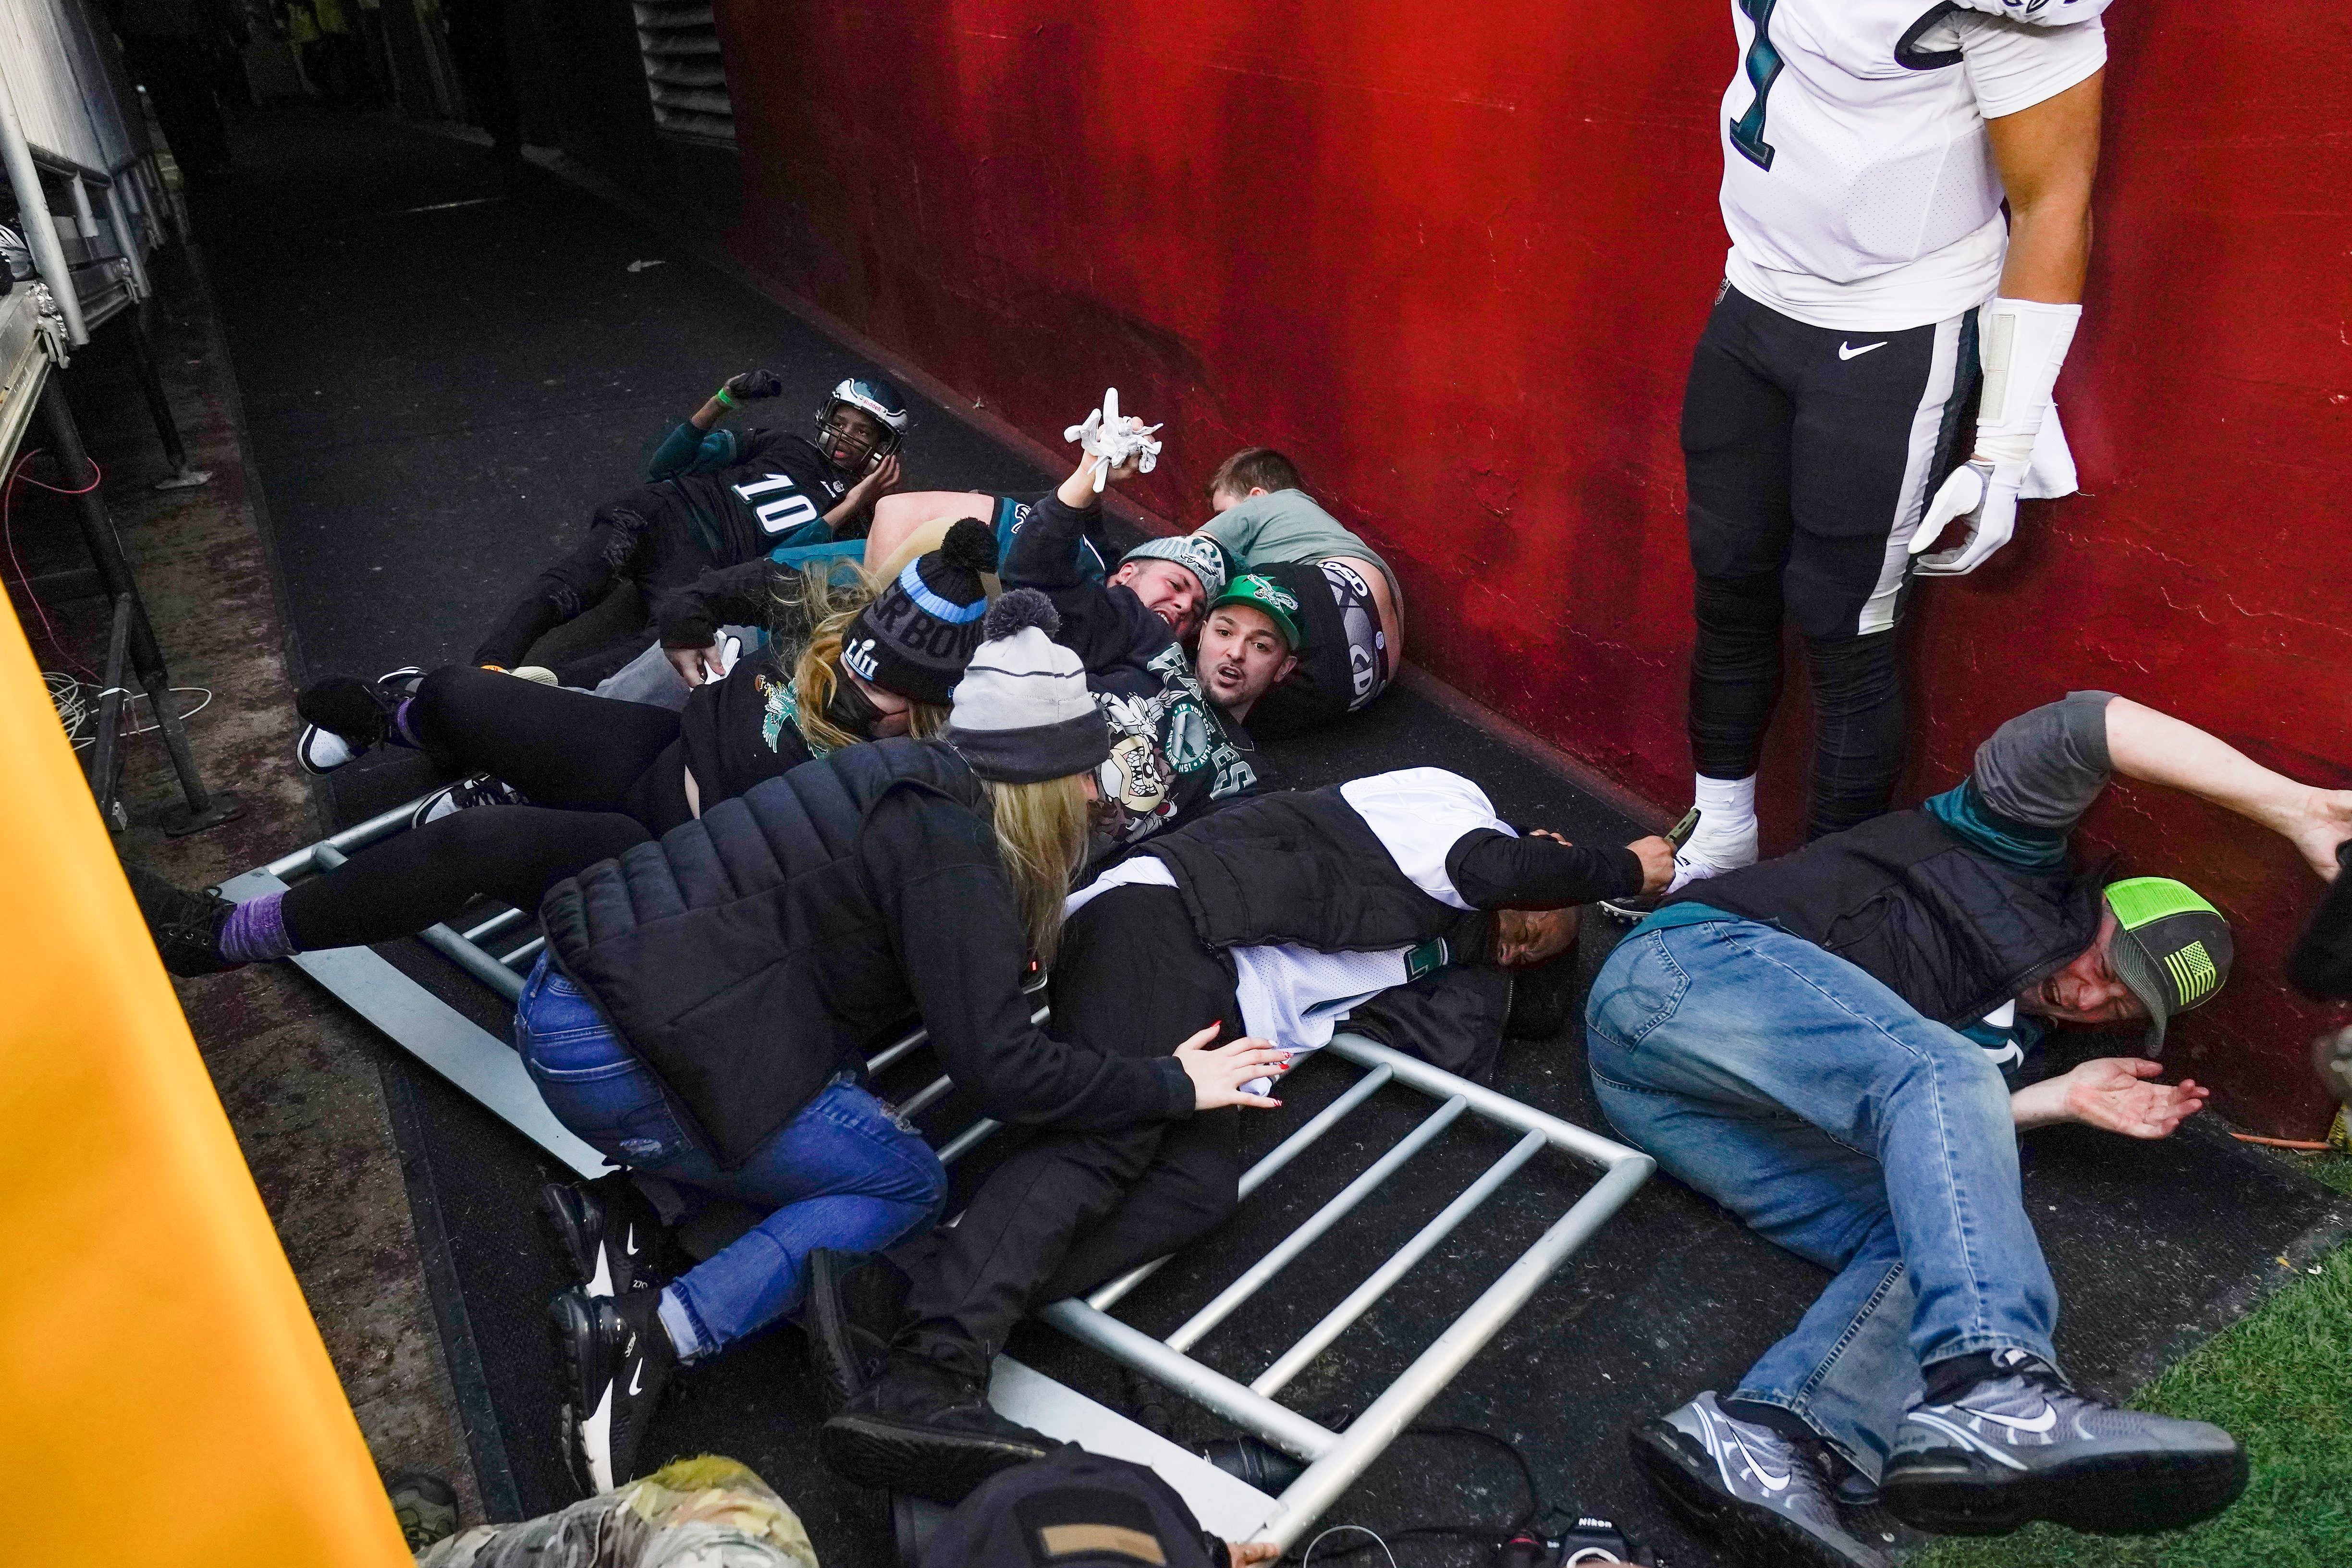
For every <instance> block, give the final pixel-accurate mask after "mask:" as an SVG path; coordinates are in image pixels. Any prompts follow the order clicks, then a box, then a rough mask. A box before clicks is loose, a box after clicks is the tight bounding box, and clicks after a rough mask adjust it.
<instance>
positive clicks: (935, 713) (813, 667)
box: [776, 564, 948, 756]
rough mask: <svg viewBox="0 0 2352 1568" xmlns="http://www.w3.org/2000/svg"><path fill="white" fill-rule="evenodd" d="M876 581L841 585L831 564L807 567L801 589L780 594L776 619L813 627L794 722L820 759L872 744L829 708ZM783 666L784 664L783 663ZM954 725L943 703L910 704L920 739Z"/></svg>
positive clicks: (797, 675)
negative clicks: (846, 647)
mask: <svg viewBox="0 0 2352 1568" xmlns="http://www.w3.org/2000/svg"><path fill="white" fill-rule="evenodd" d="M878 585H879V584H877V582H876V580H875V579H874V578H873V577H871V576H869V575H867V574H866V571H865V570H864V569H863V568H862V567H861V568H858V569H856V576H855V577H853V578H852V579H851V580H850V581H849V582H847V583H838V582H835V580H834V578H833V575H832V574H831V572H830V571H829V570H828V569H827V567H826V566H825V565H823V564H819V565H814V566H803V568H801V574H800V579H799V583H798V585H797V587H795V586H794V585H793V584H792V583H791V582H789V581H788V582H786V583H785V584H782V585H780V586H779V587H778V588H777V590H776V609H777V616H776V618H777V619H778V620H779V621H780V622H782V623H783V624H786V625H793V624H801V625H807V626H810V627H811V630H810V632H809V639H808V641H807V642H806V643H805V644H803V645H802V647H801V650H800V653H799V655H798V656H797V657H796V658H793V666H792V670H793V706H794V708H795V709H796V710H797V711H796V712H794V714H793V723H795V724H797V725H798V726H800V731H801V738H802V739H803V740H805V741H806V742H808V743H809V750H810V751H811V752H814V753H815V754H816V755H818V756H824V754H825V753H827V752H837V751H839V750H841V749H842V748H843V747H844V746H854V745H856V744H857V743H858V742H861V741H864V740H866V739H867V737H866V736H864V735H853V734H851V733H850V732H849V731H846V730H845V729H843V728H842V727H841V726H840V725H838V724H836V723H835V722H834V721H833V720H832V718H831V716H830V713H829V709H830V707H831V705H832V702H833V697H834V693H835V691H837V690H839V689H840V687H841V679H842V677H841V645H842V639H843V637H845V635H846V634H847V633H848V631H849V627H850V624H851V623H852V622H854V621H856V619H857V613H858V612H859V611H860V610H863V609H864V608H865V607H866V605H869V604H871V603H872V602H873V599H874V595H875V591H876V589H877V587H878ZM779 662H781V659H780V660H779ZM947 721H948V710H947V709H946V708H944V707H943V706H941V705H940V704H939V703H937V702H924V701H921V700H916V699H909V700H908V703H907V732H908V734H910V735H914V736H916V737H917V738H919V739H920V738H923V737H926V736H929V735H930V734H932V733H933V732H934V731H937V730H938V729H939V728H940V725H942V724H945V723H946V722H947Z"/></svg>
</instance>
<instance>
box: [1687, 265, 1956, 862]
mask: <svg viewBox="0 0 2352 1568" xmlns="http://www.w3.org/2000/svg"><path fill="white" fill-rule="evenodd" d="M1976 329H1977V313H1976V312H1975V311H1974V310H1969V311H1968V312H1966V313H1964V314H1962V315H1959V316H1956V317H1953V318H1952V319H1951V320H1949V321H1940V322H1937V323H1935V324H1934V325H1931V326H1925V327H1914V328H1911V329H1909V330H1907V331H1899V332H1840V331H1832V330H1830V329H1828V328H1823V327H1813V326H1808V325H1806V324H1805V323H1804V322H1802V321H1792V320H1790V318H1789V317H1787V316H1783V315H1781V314H1780V312H1778V311H1777V310H1769V309H1768V308H1767V307H1765V306H1763V305H1759V304H1758V303H1757V302H1756V301H1755V300H1750V299H1748V297H1747V296H1746V295H1744V294H1741V293H1740V292H1739V291H1738V289H1732V288H1729V287H1726V288H1725V289H1724V292H1723V296H1722V298H1721V299H1719V300H1717V302H1716V307H1715V312H1714V314H1713V315H1711V316H1710V317H1708V318H1707V324H1706V332H1705V333H1704V334H1703V335H1702V336H1701V337H1700V339H1699V343H1698V350H1697V353H1696V354H1694V355H1693V357H1692V361H1691V373H1690V381H1689V384H1688V385H1687V386H1686V387H1685V391H1684V394H1683V419H1682V440H1683V462H1684V471H1685V476H1686V478H1687V479H1688V483H1689V489H1690V548H1691V568H1692V571H1693V572H1694V573H1695V574H1696V577H1697V579H1698V584H1697V595H1696V599H1697V604H1696V609H1697V621H1698V635H1697V640H1696V647H1695V648H1694V650H1693V653H1692V656H1691V681H1690V740H1691V752H1692V756H1693V758H1694V759H1695V761H1696V763H1697V766H1698V771H1699V772H1700V773H1704V774H1706V776H1707V777H1709V778H1724V779H1736V778H1745V777H1747V776H1748V774H1750V773H1754V772H1755V771H1756V768H1757V763H1758V760H1759V757H1760V756H1761V754H1762V752H1763V745H1764V731H1765V730H1766V728H1767V726H1769V724H1770V722H1771V719H1772V710H1773V708H1774V706H1775V705H1776V704H1777V703H1778V702H1779V700H1780V625H1781V622H1782V620H1783V619H1784V618H1785V619H1787V620H1789V621H1790V622H1793V623H1794V624H1795V626H1796V627H1797V630H1798V631H1799V632H1800V633H1801V634H1802V635H1803V637H1804V638H1805V645H1806V650H1807V653H1808V656H1809V658H1808V662H1809V664H1810V666H1811V674H1812V684H1813V710H1814V712H1813V721H1814V743H1813V806H1812V813H1811V819H1810V823H1809V829H1810V834H1811V836H1812V837H1819V836H1820V835H1822V834H1823V833H1832V832H1835V831H1837V830H1838V829H1840V828H1844V827H1851V826H1853V825H1854V824H1855V823H1858V822H1862V821H1864V820H1866V819H1868V818H1870V817H1872V816H1876V815H1878V814H1879V813H1880V812H1882V811H1884V810H1885V809H1886V806H1887V803H1888V800H1889V798H1890V797H1891V795H1893V793H1894V788H1895V777H1896V775H1897V774H1898V773H1900V772H1901V771H1902V766H1903V742H1904V725H1905V716H1904V711H1903V687H1902V681H1901V679H1900V672H1899V671H1898V670H1897V668H1896V666H1895V626H1896V623H1897V622H1898V621H1899V620H1900V619H1901V616H1902V610H1903V604H1904V598H1905V594H1906V586H1907V584H1908V581H1909V576H1910V555H1909V552H1908V546H1909V544H1910V542H1911V536H1912V534H1913V532H1914V531H1916V529H1917V528H1918V525H1919V520H1920V518H1921V516H1922V515H1923V514H1924V512H1925V511H1926V509H1927V500H1928V498H1930V497H1931V496H1933V495H1934V494H1935V492H1936V489H1937V486H1938V485H1940V484H1941V483H1942V482H1943V480H1944V479H1945V478H1946V476H1948V474H1949V473H1950V472H1951V470H1952V469H1953V468H1954V467H1956V466H1957V465H1958V463H1959V462H1960V461H1961V459H1962V458H1963V457H1964V456H1965V454H1964V452H1963V451H1962V449H1961V442H1962V440H1963V438H1964V437H1969V435H1971V434H1972V429H1973V427H1972V426H1971V425H1970V423H1969V417H1968V415H1969V408H1970V406H1971V405H1972V404H1973V401H1974V399H1975V395H1976V390H1977V385H1978V382H1979V367H1978V361H1977V335H1976Z"/></svg>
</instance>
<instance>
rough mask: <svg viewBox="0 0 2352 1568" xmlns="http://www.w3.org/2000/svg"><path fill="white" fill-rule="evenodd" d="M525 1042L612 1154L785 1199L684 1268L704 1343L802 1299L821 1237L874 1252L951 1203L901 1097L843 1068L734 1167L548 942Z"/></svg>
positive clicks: (686, 1179)
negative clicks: (556, 966)
mask: <svg viewBox="0 0 2352 1568" xmlns="http://www.w3.org/2000/svg"><path fill="white" fill-rule="evenodd" d="M515 1047H516V1048H517V1049H518V1050H520V1051H521V1053H522V1059H523V1063H524V1065H525V1066H527V1067H528V1068H530V1076H531V1079H532V1081H533V1082H535V1083H536V1084H538V1086H539V1092H540V1094H541V1097H542V1098H543V1099H545V1100H546V1101H547V1106H548V1109H549V1110H552V1111H554V1112H555V1116H556V1120H557V1121H561V1122H562V1123H563V1124H564V1125H565V1126H566V1127H569V1128H570V1129H572V1131H574V1132H576V1133H578V1134H579V1135H580V1137H581V1139H582V1140H583V1142H587V1143H588V1144H590V1145H591V1146H592V1147H593V1148H594V1149H596V1150H597V1151H598V1152H600V1153H603V1154H604V1155H605V1156H606V1157H607V1158H609V1159H612V1160H614V1161H617V1162H618V1163H621V1164H624V1165H626V1166H628V1167H629V1168H630V1169H632V1170H636V1171H643V1172H646V1173H649V1174H653V1175H657V1176H660V1177H663V1178H664V1179H666V1180H668V1181H672V1182H677V1183H680V1184H685V1185H687V1186H691V1187H697V1188H700V1189H701V1190H703V1191H705V1192H709V1193H715V1194H719V1195H720V1196H723V1197H729V1198H733V1199H736V1200H737V1201H739V1202H741V1203H746V1204H750V1205H752V1206H753V1207H755V1208H761V1209H766V1210H769V1211H771V1212H770V1213H769V1215H768V1217H767V1218H765V1219H763V1220H761V1222H760V1223H759V1225H757V1226H754V1227H753V1228H752V1229H751V1230H750V1231H748V1232H746V1233H745V1234H744V1235H743V1236H741V1237H739V1238H738V1239H736V1240H735V1241H734V1242H732V1243H730V1245H729V1246H728V1247H726V1248H724V1249H723V1250H721V1251H720V1252H719V1253H717V1254H716V1255H714V1256H713V1257H711V1258H709V1259H708V1260H706V1261H705V1262H703V1263H701V1264H698V1265H697V1266H696V1267H695V1268H692V1269H690V1270H688V1272H687V1273H685V1274H683V1275H681V1276H680V1277H679V1278H677V1279H674V1280H672V1281H671V1282H670V1287H671V1289H673V1290H674V1291H675V1292H676V1293H677V1299H678V1300H679V1301H680V1302H681V1303H682V1304H683V1305H684V1306H685V1308H686V1310H687V1312H688V1316H690V1317H691V1318H692V1319H693V1321H694V1325H695V1329H696V1332H697V1336H698V1339H699V1341H700V1346H699V1348H700V1349H701V1350H706V1351H708V1350H716V1349H719V1348H721V1347H723V1346H726V1345H729V1344H732V1343H733V1342H735V1341H737V1340H740V1339H741V1338H742V1337H743V1336H744V1335H746V1334H749V1333H752V1332H754V1331H757V1330H760V1329H762V1328H764V1327H766V1326H767V1325H768V1324H770V1323H772V1322H773V1321H776V1320H777V1319H778V1318H780V1317H782V1316H783V1315H785V1314H786V1313H788V1312H791V1311H793V1310H796V1309H797V1308H798V1307H799V1306H800V1304H801V1301H802V1299H803V1296H804V1295H805V1294H806V1290H807V1277H806V1270H805V1268H804V1265H805V1264H806V1262H807V1259H808V1255H809V1254H810V1253H812V1252H814V1251H815V1250H817V1249H818V1248H819V1247H832V1248H835V1249H837V1250H840V1251H844V1252H871V1251H875V1250H877V1249H878V1248H881V1247H887V1246H889V1245H890V1244H891V1243H892V1242H895V1241H897V1240H898V1239H899V1238H900V1237H904V1236H906V1235H907V1234H908V1233H909V1232H911V1231H913V1230H914V1229H916V1228H917V1227H918V1226H924V1225H928V1224H929V1223H931V1222H932V1221H933V1220H935V1219H937V1218H938V1217H939V1213H940V1206H941V1205H942V1204H944V1203H945V1201H946V1198H947V1173H946V1172H945V1171H944V1170H942V1169H941V1168H940V1162H939V1159H938V1157H937V1156H936V1155H934V1154H933V1153H932V1152H931V1151H930V1148H929V1145H927V1144H926V1143H924V1142H923V1141H922V1139H920V1138H919V1137H918V1136H916V1134H915V1131H914V1130H913V1129H912V1128H910V1127H908V1125H907V1124H906V1123H905V1122H904V1121H900V1120H899V1119H898V1116H897V1115H896V1114H894V1113H893V1112H892V1111H891V1110H889V1108H887V1106H885V1105H884V1104H883V1103H882V1102H881V1101H880V1100H876V1099H875V1098H874V1097H873V1096H872V1095H870V1094H868V1093H866V1091H865V1090H864V1089H860V1088H858V1087H857V1085H856V1082H854V1081H853V1080H852V1079H851V1078H850V1075H848V1074H846V1073H845V1074H843V1075H842V1076H841V1077H839V1078H836V1079H835V1080H834V1081H833V1082H832V1083H831V1084H829V1085H828V1086H826V1088H825V1089H823V1090H822V1091H821V1092H819V1093H818V1095H817V1096H816V1098H815V1099H814V1100H810V1101H809V1102H808V1103H807V1104H806V1105H804V1106H803V1107H801V1109H800V1112H799V1114H797V1115H795V1116H794V1117H793V1119H792V1120H791V1121H787V1122H786V1123H784V1124H783V1126H782V1127H780V1128H778V1129H777V1130H776V1131H774V1132H772V1133H771V1134H769V1136H768V1138H767V1141H766V1142H762V1143H761V1145H760V1146H759V1147H758V1148H757V1149H755V1150H754V1151H752V1153H751V1158H750V1159H748V1160H746V1161H745V1162H744V1163H743V1164H742V1165H741V1166H740V1168H738V1169H736V1170H732V1171H723V1170H721V1169H719V1163H718V1162H717V1161H716V1160H715V1159H713V1158H712V1157H711V1156H710V1154H709V1152H706V1151H704V1150H703V1149H702V1148H700V1147H698V1145H697V1144H696V1143H695V1142H694V1141H693V1139H692V1138H690V1137H689V1136H688V1134H687V1132H686V1131H684V1129H683V1128H682V1126H681V1125H680V1119H679V1117H678V1116H677V1113H676V1111H675V1110H673V1109H672V1107H671V1104H670V1101H669V1099H668V1097H667V1095H666V1094H665V1093H664V1092H663V1090H662V1087H661V1084H660V1083H659V1081H658V1080H656V1079H655V1077H654V1075H653V1072H652V1070H651V1069H650V1068H647V1067H646V1065H645V1063H643V1062H642V1061H639V1060H638V1059H637V1058H636V1057H635V1055H633V1054H632V1053H631V1052H630V1051H629V1050H628V1048H627V1047H625V1046H623V1045H622V1044H621V1042H620V1041H619V1040H618V1039H616V1038H614V1035H613V1031H612V1028H611V1026H608V1025H607V1024H606V1023H605V1022H604V1018H603V1017H602V1016H600V1015H599V1014H598V1013H597V1012H596V1010H595V1008H594V1007H593V1006H592V1005H590V1004H589V1002H588V1000H587V998H585V997H584V996H582V995H581V994H580V993H579V992H578V991H577V990H576V989H574V988H573V986H572V983H571V982H570V981H568V980H566V979H565V978H564V977H563V976H562V974H561V973H557V972H556V971H554V970H552V969H551V968H550V967H549V966H548V963H547V959H546V957H545V955H544V954H542V955H541V958H540V961H539V964H538V966H537V967H536V968H534V969H533V970H532V971H531V973H530V981H529V983H528V984H525V985H524V987H523V993H522V998H521V1000H520V1002H519V1003H518V1004H517V1005H516V1008H515Z"/></svg>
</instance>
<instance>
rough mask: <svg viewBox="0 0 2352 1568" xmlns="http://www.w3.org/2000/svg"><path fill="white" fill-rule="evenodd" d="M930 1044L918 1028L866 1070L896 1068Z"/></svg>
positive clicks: (1043, 1012) (1044, 1013) (1048, 1012)
mask: <svg viewBox="0 0 2352 1568" xmlns="http://www.w3.org/2000/svg"><path fill="white" fill-rule="evenodd" d="M1028 989H1030V990H1034V989H1035V987H1034V986H1032V987H1029V988H1028ZM1053 1011H1054V1010H1053V1009H1052V1008H1050V1007H1040V1008H1038V1009H1037V1010H1036V1011H1035V1012H1034V1013H1032V1014H1030V1015H1029V1021H1030V1022H1031V1023H1033V1024H1042V1023H1044V1022H1045V1020H1046V1019H1047V1018H1049V1017H1051V1016H1053ZM930 1043H931V1032H930V1031H929V1029H925V1028H922V1027H919V1026H918V1027H917V1028H916V1029H914V1030H913V1031H912V1032H910V1033H909V1034H908V1035H907V1036H905V1037H903V1038H901V1039H898V1040H895V1041H893V1042H892V1043H890V1044H889V1045H887V1046H885V1047H882V1048H881V1049H880V1050H878V1051H877V1052H875V1053H874V1054H873V1055H872V1056H870V1057H868V1058H866V1071H867V1072H868V1073H877V1072H882V1071H885V1070H887V1069H888V1068H894V1067H896V1066H898V1064H899V1063H900V1062H902V1061H904V1060H906V1059H907V1058H908V1057H909V1056H911V1055H913V1054H914V1053H915V1052H917V1051H919V1050H921V1049H922V1048H923V1047H925V1046H927V1045H929V1044H930Z"/></svg>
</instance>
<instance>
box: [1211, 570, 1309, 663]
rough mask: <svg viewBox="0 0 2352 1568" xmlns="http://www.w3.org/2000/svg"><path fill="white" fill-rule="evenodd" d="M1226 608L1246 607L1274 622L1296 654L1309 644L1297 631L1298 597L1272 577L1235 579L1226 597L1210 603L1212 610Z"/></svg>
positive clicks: (1249, 576)
mask: <svg viewBox="0 0 2352 1568" xmlns="http://www.w3.org/2000/svg"><path fill="white" fill-rule="evenodd" d="M1221 605H1248V606H1249V607H1250V608H1251V609H1253V610H1255V611H1256V612H1257V613H1258V614H1260V615H1262V616H1265V618H1266V619H1267V620H1269V621H1272V622H1273V623H1274V629H1275V630H1276V631H1278V632H1280V633H1281V634H1282V640H1283V641H1285V642H1286V643H1288V644H1289V645H1290V651H1291V652H1293V653H1297V651H1298V648H1299V645H1300V644H1302V643H1304V642H1305V641H1306V640H1307V634H1306V633H1305V632H1302V631H1300V630H1299V629H1298V596H1297V595H1295V594H1293V593H1292V592H1291V591H1290V590H1289V589H1287V588H1286V587H1284V586H1283V585H1282V584H1279V583H1277V582H1276V581H1275V580H1274V579H1273V578H1271V577H1262V576H1260V575H1258V574H1256V573H1255V572H1253V573H1250V574H1248V575H1247V576H1243V577H1236V578H1234V580H1233V582H1232V583H1230V584H1227V585H1226V587H1225V591H1224V592H1223V593H1222V594H1220V595H1217V596H1216V597H1215V598H1213V599H1212V600H1210V601H1209V608H1211V609H1212V610H1214V609H1216V608H1218V607H1219V606H1221Z"/></svg>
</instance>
